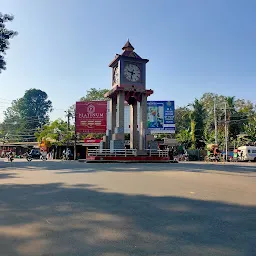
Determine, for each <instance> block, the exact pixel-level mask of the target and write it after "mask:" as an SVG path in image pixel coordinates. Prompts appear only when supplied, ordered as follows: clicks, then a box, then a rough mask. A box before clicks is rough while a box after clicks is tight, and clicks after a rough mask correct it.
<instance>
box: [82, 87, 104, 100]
mask: <svg viewBox="0 0 256 256" xmlns="http://www.w3.org/2000/svg"><path fill="white" fill-rule="evenodd" d="M108 91H109V90H108V89H96V88H91V89H89V90H87V91H86V96H85V97H82V98H80V101H87V100H88V101H90V100H107V98H105V97H104V94H105V93H107V92H108Z"/></svg>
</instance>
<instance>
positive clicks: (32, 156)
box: [26, 149, 47, 162]
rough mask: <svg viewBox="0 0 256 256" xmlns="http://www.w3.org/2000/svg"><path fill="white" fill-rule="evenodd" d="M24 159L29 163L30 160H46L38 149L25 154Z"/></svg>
mask: <svg viewBox="0 0 256 256" xmlns="http://www.w3.org/2000/svg"><path fill="white" fill-rule="evenodd" d="M26 159H27V161H28V162H31V161H32V159H41V160H47V157H46V154H42V153H41V152H40V150H39V149H32V150H31V151H30V153H28V154H27V156H26Z"/></svg>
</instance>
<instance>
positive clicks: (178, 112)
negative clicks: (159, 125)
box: [175, 107, 191, 133]
mask: <svg viewBox="0 0 256 256" xmlns="http://www.w3.org/2000/svg"><path fill="white" fill-rule="evenodd" d="M190 114H191V110H190V109H189V108H188V107H180V108H176V109H175V127H176V133H179V132H180V131H183V130H190V122H191V119H190Z"/></svg>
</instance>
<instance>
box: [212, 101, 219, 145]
mask: <svg viewBox="0 0 256 256" xmlns="http://www.w3.org/2000/svg"><path fill="white" fill-rule="evenodd" d="M213 111H214V128H215V144H216V145H217V144H218V126H217V115H216V98H215V99H214V106H213Z"/></svg>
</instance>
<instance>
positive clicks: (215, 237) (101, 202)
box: [0, 183, 256, 256]
mask: <svg viewBox="0 0 256 256" xmlns="http://www.w3.org/2000/svg"><path fill="white" fill-rule="evenodd" d="M0 195H1V200H0V210H1V214H0V248H1V255H8V256H25V255H44V256H50V255H54V256H75V255H90V256H110V255H111V256H130V255H133V256H154V255H157V256H167V255H168V256H169V255H174V256H176V255H177V256H181V255H182V256H191V255H198V256H205V255H207V256H224V255H225V256H234V255H235V256H252V255H256V248H255V245H256V244H255V241H256V207H246V206H239V205H230V204H225V203H220V202H210V201H200V200H193V199H188V198H179V197H170V196H168V197H152V196H147V195H128V194H119V193H108V192H107V191H104V190H103V189H100V190H99V189H98V188H96V187H93V186H91V185H76V186H72V187H67V186H66V185H65V184H61V183H52V184H43V185H2V186H1V187H0Z"/></svg>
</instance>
